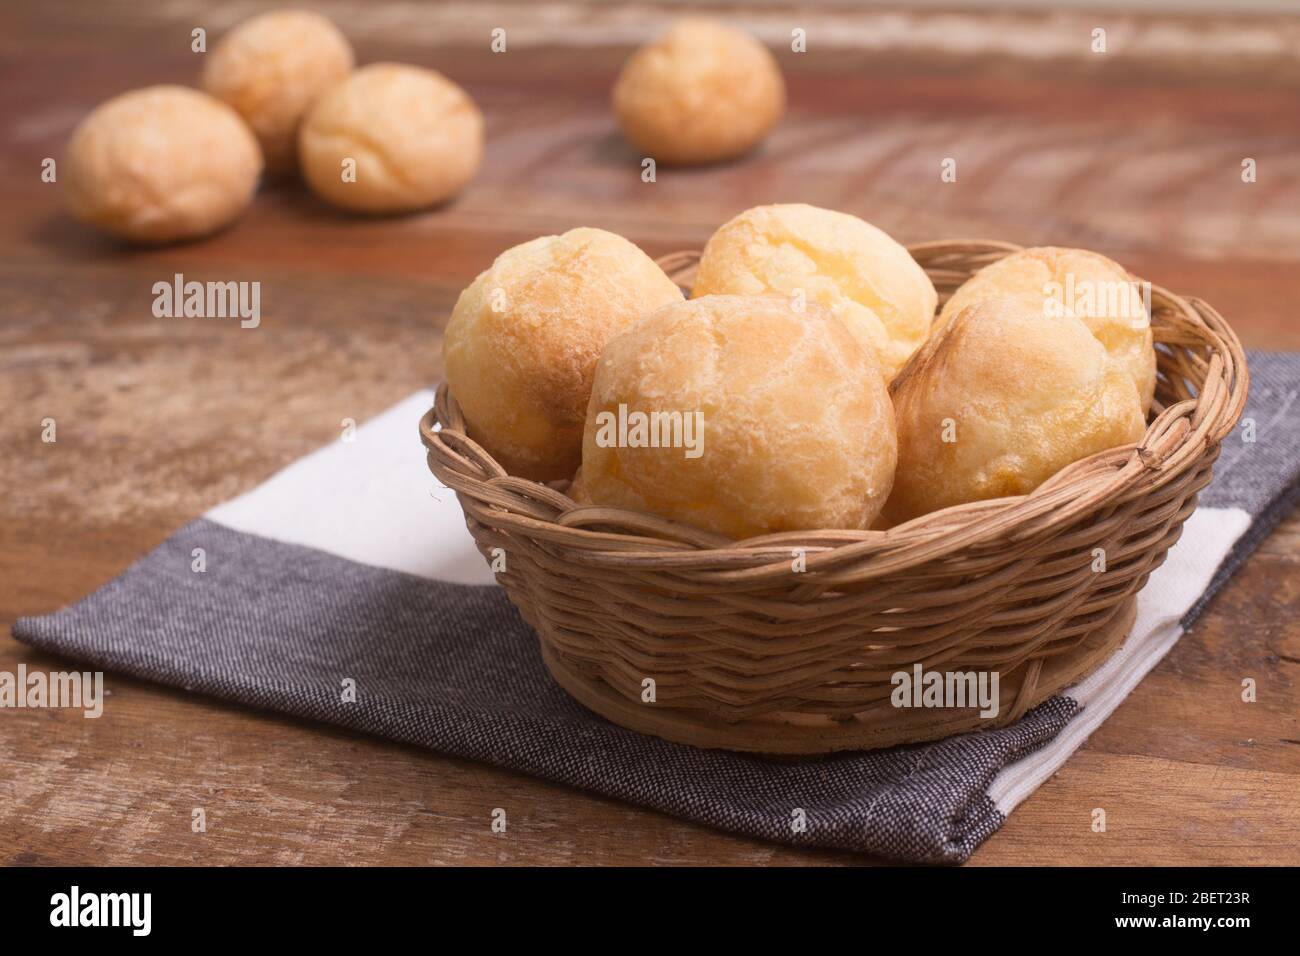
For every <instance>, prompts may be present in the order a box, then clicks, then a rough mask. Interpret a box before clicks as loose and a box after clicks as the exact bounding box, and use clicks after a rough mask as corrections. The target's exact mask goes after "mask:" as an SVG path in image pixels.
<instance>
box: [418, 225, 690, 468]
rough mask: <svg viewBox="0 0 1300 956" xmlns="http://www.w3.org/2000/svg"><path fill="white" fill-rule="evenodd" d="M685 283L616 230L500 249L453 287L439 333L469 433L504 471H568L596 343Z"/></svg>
mask: <svg viewBox="0 0 1300 956" xmlns="http://www.w3.org/2000/svg"><path fill="white" fill-rule="evenodd" d="M680 301H682V293H681V290H680V289H678V288H677V286H676V285H675V284H674V283H673V281H672V280H671V279H669V278H668V276H666V275H665V274H664V272H663V270H662V269H660V268H659V266H658V265H656V264H655V262H654V260H652V259H651V258H650V257H649V256H647V255H646V254H645V253H644V252H642V251H641V250H640V249H638V248H637V247H636V246H635V245H633V244H632V243H630V242H628V241H627V240H626V239H624V238H623V237H622V236H616V235H614V234H613V233H611V232H605V231H603V230H601V229H572V230H570V231H569V232H566V233H564V234H563V235H561V236H543V237H542V238H540V239H533V240H532V241H531V242H525V243H522V244H521V245H518V246H514V247H513V248H511V249H507V250H506V251H505V252H503V253H501V255H499V256H498V257H497V259H496V261H495V262H493V263H492V266H491V267H490V268H489V269H487V270H486V271H485V272H483V273H482V274H481V275H479V276H478V278H476V279H475V280H474V281H473V282H472V283H470V285H469V286H468V287H467V288H466V289H465V290H464V291H463V292H462V293H461V294H460V298H459V299H457V300H456V306H455V308H454V309H453V310H452V313H451V319H450V320H449V321H448V323H447V331H446V333H445V335H444V336H443V357H444V360H445V362H446V372H447V383H448V385H449V386H450V388H451V393H452V395H453V396H455V398H456V401H457V402H458V403H459V404H460V407H461V410H462V411H463V412H464V413H465V418H466V421H467V422H468V425H469V435H470V437H471V438H473V439H474V440H475V441H476V442H478V443H479V444H481V445H482V446H483V447H484V448H486V449H487V451H488V452H489V453H490V454H491V455H492V457H493V458H495V459H496V460H497V461H498V462H499V463H500V464H501V466H502V467H504V468H505V469H506V470H507V471H508V472H510V474H512V475H518V476H520V477H523V478H533V479H536V480H539V481H550V480H553V479H558V478H567V477H569V476H570V475H572V474H573V472H574V470H575V469H576V468H577V467H578V463H579V461H580V460H581V457H582V429H583V423H584V421H585V420H586V414H587V399H588V397H589V396H590V395H591V379H592V375H593V374H594V373H595V369H596V361H597V359H598V358H599V357H600V353H601V350H602V349H603V348H604V347H605V343H606V342H608V341H609V340H610V339H611V338H612V337H613V336H614V335H616V334H617V333H619V332H621V331H623V330H624V329H625V328H627V327H628V326H629V325H631V324H632V323H633V322H635V321H636V320H637V319H639V318H640V317H641V316H642V315H643V314H645V313H646V312H649V311H652V310H654V309H656V308H658V307H659V306H662V305H666V304H667V303H669V302H680Z"/></svg>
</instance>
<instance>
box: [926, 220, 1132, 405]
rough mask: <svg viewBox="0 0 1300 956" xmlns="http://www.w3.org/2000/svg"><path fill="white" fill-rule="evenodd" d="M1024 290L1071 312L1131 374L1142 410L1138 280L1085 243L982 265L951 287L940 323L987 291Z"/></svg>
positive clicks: (1042, 305) (1043, 307)
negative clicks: (953, 290)
mask: <svg viewBox="0 0 1300 956" xmlns="http://www.w3.org/2000/svg"><path fill="white" fill-rule="evenodd" d="M1004 295H1011V296H1025V297H1027V298H1029V299H1031V300H1032V301H1033V302H1034V303H1035V304H1036V306H1037V307H1038V309H1039V311H1040V314H1046V315H1048V316H1053V315H1060V314H1063V313H1065V314H1070V315H1074V316H1076V317H1077V318H1079V319H1080V320H1082V322H1083V324H1084V325H1086V326H1087V327H1088V329H1089V331H1091V332H1092V334H1093V335H1094V336H1095V337H1096V339H1097V341H1099V342H1100V343H1101V344H1102V345H1103V346H1104V347H1105V349H1106V351H1107V352H1109V353H1110V355H1111V357H1112V358H1113V359H1115V360H1116V361H1117V362H1119V363H1120V364H1121V365H1122V366H1123V367H1124V368H1125V369H1126V370H1127V371H1128V374H1129V376H1130V377H1131V378H1132V379H1133V384H1134V387H1136V388H1137V391H1138V396H1139V397H1140V398H1141V400H1142V411H1143V412H1146V411H1147V410H1148V409H1149V408H1150V407H1151V397H1152V395H1153V394H1154V392H1155V386H1156V353H1155V349H1154V348H1153V347H1152V340H1151V316H1150V313H1149V312H1148V311H1147V308H1146V306H1145V304H1143V303H1142V302H1141V301H1140V299H1141V291H1140V284H1139V283H1138V280H1137V279H1136V278H1134V277H1133V276H1132V275H1131V274H1130V273H1129V272H1128V271H1127V270H1126V269H1125V268H1124V267H1123V266H1121V265H1120V264H1119V263H1118V262H1114V261H1112V260H1110V259H1107V258H1106V257H1105V256H1103V255H1099V254H1098V253H1095V252H1089V251H1088V250H1086V249H1065V248H1059V247H1056V246H1041V247H1037V248H1033V249H1022V250H1021V251H1020V252H1014V253H1012V254H1011V255H1009V256H1007V257H1006V258H1004V259H999V260H998V261H997V262H995V263H993V264H992V265H989V266H985V267H984V268H983V269H981V270H980V271H979V272H977V273H975V275H973V276H971V277H970V279H968V280H967V281H966V282H965V283H963V284H962V285H961V286H960V287H959V288H958V289H957V291H956V292H954V293H953V295H952V298H950V299H949V300H948V301H947V302H946V303H944V307H943V312H941V313H940V317H939V321H940V324H942V323H943V322H946V321H947V320H948V319H949V318H951V317H952V316H954V315H956V314H957V313H958V312H960V311H961V310H962V309H964V308H966V307H967V306H968V305H970V304H972V303H974V302H977V301H979V300H980V299H986V298H990V297H993V296H1004Z"/></svg>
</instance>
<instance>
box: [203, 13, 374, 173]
mask: <svg viewBox="0 0 1300 956" xmlns="http://www.w3.org/2000/svg"><path fill="white" fill-rule="evenodd" d="M352 64H353V57H352V46H351V44H349V43H348V40H347V37H345V36H344V35H343V34H342V33H340V32H339V30H338V28H337V27H336V26H334V24H333V23H331V22H330V21H329V20H328V19H326V18H325V17H323V16H321V15H320V14H317V13H310V12H308V11H306V10H272V11H270V12H269V13H263V14H259V15H258V16H255V17H253V18H251V19H249V20H245V21H244V22H243V23H240V24H239V25H238V26H236V27H235V28H234V29H233V30H231V31H230V32H229V33H227V34H226V35H225V36H223V37H222V38H221V41H220V42H219V43H218V44H217V45H216V47H215V48H213V50H212V52H211V53H209V54H208V55H207V57H206V59H205V62H204V67H203V79H202V86H203V89H205V90H206V91H207V92H209V93H211V94H212V95H213V96H215V97H217V99H219V100H222V101H224V102H226V103H228V104H229V105H230V106H231V107H233V108H234V110H235V111H236V112H237V113H239V115H240V116H242V117H243V118H244V120H245V121H246V122H247V123H248V125H249V126H251V127H252V128H253V132H254V133H255V134H256V135H257V139H258V142H259V143H260V144H261V146H262V153H263V154H264V155H265V157H266V168H267V171H268V172H270V173H272V174H275V175H282V174H284V173H287V172H291V171H293V170H294V169H296V168H297V161H296V160H297V142H298V125H299V123H301V121H302V118H303V116H304V115H305V114H306V112H307V110H308V109H309V108H310V107H311V106H312V104H313V103H315V102H316V100H317V99H318V98H319V97H320V95H321V94H322V93H323V92H324V91H325V90H326V89H328V88H329V87H330V86H332V85H333V84H334V83H336V82H338V81H339V80H341V79H343V77H345V76H347V75H348V74H349V73H350V72H352Z"/></svg>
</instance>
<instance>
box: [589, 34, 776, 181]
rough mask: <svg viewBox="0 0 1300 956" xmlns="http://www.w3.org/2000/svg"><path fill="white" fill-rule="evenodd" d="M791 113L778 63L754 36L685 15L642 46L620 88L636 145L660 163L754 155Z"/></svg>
mask: <svg viewBox="0 0 1300 956" xmlns="http://www.w3.org/2000/svg"><path fill="white" fill-rule="evenodd" d="M784 110H785V83H784V82H783V81H782V79H781V70H780V68H779V67H778V66H777V65H776V60H775V59H773V57H772V54H771V53H769V52H768V50H767V48H766V47H765V46H763V44H761V43H759V42H758V41H757V40H755V39H754V38H753V37H751V36H750V35H749V34H748V33H745V32H744V31H742V30H737V29H734V28H732V27H729V26H726V25H725V24H722V23H718V22H717V21H714V20H705V19H695V18H690V19H685V20H680V21H678V22H677V23H675V24H674V25H673V26H672V27H671V29H669V30H668V32H667V33H665V34H664V35H663V36H661V37H659V38H658V39H657V40H655V41H654V42H652V43H650V44H647V45H646V46H643V47H642V48H641V49H639V50H637V51H636V52H635V53H634V54H632V57H631V58H630V59H629V60H628V61H627V63H626V64H624V66H623V70H622V72H621V73H620V74H619V77H618V82H617V83H616V84H615V86H614V112H615V113H616V114H617V115H618V120H619V123H620V124H622V127H623V132H624V134H625V135H626V136H627V138H628V139H629V140H630V141H631V142H632V144H633V145H634V146H636V147H637V148H638V149H641V150H643V151H644V152H645V154H646V155H647V156H649V157H651V158H653V159H654V160H655V161H656V162H661V163H682V164H690V163H715V162H721V161H722V160H727V159H734V158H735V157H737V156H741V155H743V154H744V153H747V152H749V151H750V150H751V149H753V148H754V147H755V146H757V145H758V143H759V141H760V140H761V139H762V138H763V137H764V136H766V135H767V132H768V130H770V129H771V128H772V127H773V126H774V125H776V122H777V120H779V119H780V118H781V114H782V112H784Z"/></svg>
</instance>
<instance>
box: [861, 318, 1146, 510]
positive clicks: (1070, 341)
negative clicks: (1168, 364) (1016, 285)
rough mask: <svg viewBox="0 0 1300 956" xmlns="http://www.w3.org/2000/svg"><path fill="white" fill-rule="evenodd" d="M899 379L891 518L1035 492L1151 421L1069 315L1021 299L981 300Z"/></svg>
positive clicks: (1124, 376)
mask: <svg viewBox="0 0 1300 956" xmlns="http://www.w3.org/2000/svg"><path fill="white" fill-rule="evenodd" d="M936 336H937V338H936V340H935V341H934V342H933V343H932V345H929V346H927V348H926V350H925V351H924V352H923V353H922V354H921V355H919V356H917V359H916V360H915V361H914V362H913V363H912V364H911V365H909V366H908V368H907V369H906V370H905V371H904V372H903V374H902V375H900V376H899V377H898V379H897V381H896V382H895V383H894V388H893V399H894V410H895V413H896V415H897V420H898V474H897V477H896V478H895V481H894V490H893V494H892V495H891V496H890V499H889V503H888V504H887V505H886V506H885V510H884V517H885V520H886V521H887V522H889V523H891V524H898V523H901V522H903V521H907V520H910V519H912V518H915V517H917V516H919V515H923V514H927V513H928V512H931V511H936V510H938V509H940V508H947V507H949V506H951V505H958V504H964V503H966V502H970V501H981V500H984V499H988V498H1001V497H1004V496H1009V495H1023V494H1028V493H1029V492H1031V491H1033V490H1034V489H1035V488H1037V487H1038V486H1039V485H1040V484H1041V483H1042V482H1044V481H1045V480H1047V479H1048V478H1050V477H1051V476H1052V475H1054V474H1055V473H1056V472H1058V471H1060V470H1061V469H1062V468H1064V467H1065V466H1066V465H1069V464H1071V463H1072V462H1075V461H1078V460H1079V459H1081V458H1086V457H1087V456H1089V455H1092V454H1095V453H1096V452H1100V451H1105V450H1106V449H1109V448H1115V447H1117V446H1120V445H1124V444H1128V443H1130V442H1136V441H1138V440H1139V439H1141V437H1142V435H1143V433H1144V432H1145V430H1146V423H1145V419H1144V416H1143V412H1142V407H1141V403H1140V402H1139V399H1138V395H1137V391H1136V390H1135V389H1134V388H1133V382H1132V379H1131V378H1130V375H1129V372H1128V370H1127V369H1126V368H1124V367H1123V366H1122V365H1121V364H1120V363H1118V362H1116V361H1115V360H1113V359H1112V358H1111V356H1109V355H1108V354H1107V352H1106V350H1105V349H1104V348H1103V347H1102V345H1101V343H1100V342H1098V341H1097V339H1096V338H1094V337H1093V335H1092V333H1091V332H1090V331H1089V330H1088V328H1087V326H1085V325H1084V324H1083V322H1081V321H1080V320H1079V319H1077V318H1074V317H1073V316H1062V317H1059V318H1053V319H1046V318H1044V316H1043V313H1042V310H1041V308H1039V307H1038V306H1037V304H1035V303H1034V302H1033V301H1032V300H1031V299H1028V298H1026V297H1024V296H1007V297H998V298H989V299H981V300H979V301H977V302H975V303H974V304H972V305H970V306H968V307H967V308H965V309H963V310H962V311H960V312H958V313H957V314H956V315H955V316H954V317H953V318H952V320H951V322H949V323H948V324H947V325H946V326H944V327H943V328H942V329H941V330H939V331H938V332H936Z"/></svg>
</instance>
